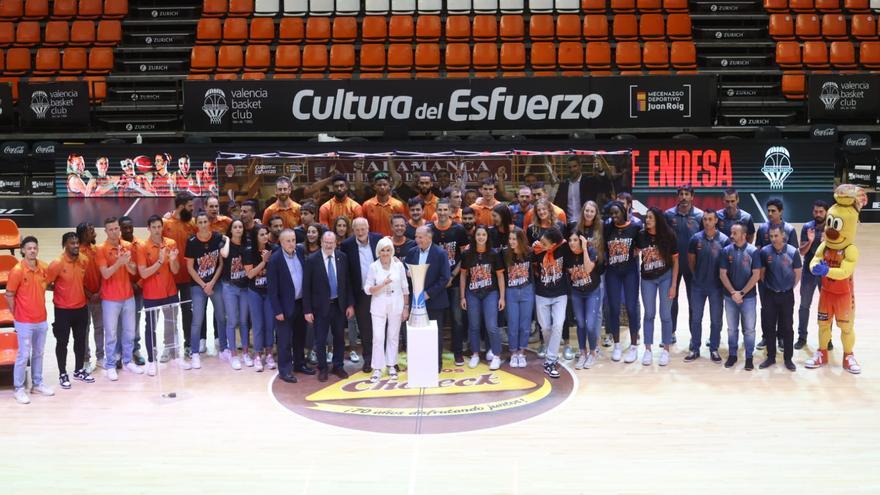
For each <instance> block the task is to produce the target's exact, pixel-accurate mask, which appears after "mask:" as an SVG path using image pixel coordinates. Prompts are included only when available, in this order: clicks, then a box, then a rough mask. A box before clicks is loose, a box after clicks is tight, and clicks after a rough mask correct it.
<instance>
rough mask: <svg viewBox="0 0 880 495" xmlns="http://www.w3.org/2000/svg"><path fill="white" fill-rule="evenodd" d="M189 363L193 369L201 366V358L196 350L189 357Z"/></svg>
mask: <svg viewBox="0 0 880 495" xmlns="http://www.w3.org/2000/svg"><path fill="white" fill-rule="evenodd" d="M190 365H191V366H192V368H193V369H194V370H198V369H201V368H202V358H200V357H199V353H198V352H195V353H193V355H192V359H190Z"/></svg>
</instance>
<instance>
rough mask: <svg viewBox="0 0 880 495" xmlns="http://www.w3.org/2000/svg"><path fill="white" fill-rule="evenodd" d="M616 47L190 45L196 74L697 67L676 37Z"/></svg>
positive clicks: (464, 72)
mask: <svg viewBox="0 0 880 495" xmlns="http://www.w3.org/2000/svg"><path fill="white" fill-rule="evenodd" d="M441 51H442V53H443V57H442V62H441ZM527 52H528V57H527ZM614 52H615V54H614V55H615V56H614V58H613V59H612V55H611V53H612V47H611V44H610V43H608V42H604V41H597V42H590V43H586V45H585V44H583V43H580V42H563V43H560V44H559V46H558V47H557V46H556V44H554V43H551V42H536V43H532V44H531V46H530V47H528V49H527V47H526V45H525V44H524V43H504V44H502V45H501V47H500V49H499V46H498V45H497V44H495V43H476V44H474V45H473V46H471V45H469V44H467V43H448V44H446V46H445V47H441V45H440V44H438V43H420V44H418V45H417V46H416V47H415V48H413V47H412V45H409V44H391V45H389V46H388V47H387V49H386V47H385V46H383V45H362V46H361V47H360V49H359V50H358V49H356V47H355V45H353V44H333V45H331V46H330V48H329V50H328V48H327V47H326V46H324V45H306V46H305V47H303V48H302V50H301V49H300V47H299V46H296V45H279V46H278V47H277V48H276V50H275V57H274V59H275V63H274V64H273V63H272V51H271V49H270V47H269V46H267V45H250V46H248V47H247V48H246V49H245V50H242V47H241V46H239V45H224V46H221V47H220V50H219V52H218V51H215V49H214V47H211V46H196V47H193V51H192V57H191V65H190V71H191V73H192V74H196V75H198V74H209V73H213V72H218V73H238V72H240V71H242V70H244V71H245V72H267V71H269V70H270V68H271V69H272V70H274V71H275V72H276V73H277V72H282V73H297V72H300V71H302V72H304V73H321V74H323V72H325V71H326V70H328V68H329V71H330V72H331V73H350V72H352V71H354V70H358V71H359V72H360V73H361V77H381V75H382V73H384V72H385V71H388V72H389V73H400V76H399V77H409V72H411V71H413V70H416V71H428V72H432V71H438V70H440V69H441V67H442V68H444V69H445V70H446V71H447V73H457V74H458V75H459V76H460V77H467V76H468V73H469V71H471V70H475V71H478V72H479V71H497V70H499V69H500V70H505V71H511V70H513V71H522V70H525V68H526V66H527V65H528V66H529V67H530V68H531V70H532V71H535V73H536V74H537V75H551V74H550V73H552V74H554V75H555V73H556V71H557V70H561V71H563V72H565V71H581V73H582V72H583V70H584V69H585V68H586V69H589V70H610V69H611V68H612V66H615V67H617V68H618V69H620V70H622V71H641V70H642V68H643V67H644V68H647V69H648V70H667V69H669V68H670V66H671V67H673V68H675V69H679V70H693V69H696V50H695V48H694V44H693V42H673V43H672V46H671V47H670V46H669V45H668V44H667V43H665V42H662V41H651V42H647V43H645V44H644V46H640V44H639V43H637V42H623V43H618V44H617V46H616V48H615V50H614ZM527 59H528V64H527V63H526V60H527ZM612 60H613V61H614V64H613V65H612ZM542 71H546V72H542ZM403 73H405V74H403ZM365 74H366V76H365ZM370 74H372V76H371V75H370ZM447 75H450V74H447ZM200 77H202V76H197V77H196V78H200ZM338 77H343V76H338ZM392 77H396V76H392ZM451 77H456V76H455V75H454V74H453V75H451Z"/></svg>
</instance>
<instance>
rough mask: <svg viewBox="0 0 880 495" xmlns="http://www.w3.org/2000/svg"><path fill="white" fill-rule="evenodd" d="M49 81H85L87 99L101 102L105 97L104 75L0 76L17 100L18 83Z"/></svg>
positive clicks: (105, 80) (14, 99)
mask: <svg viewBox="0 0 880 495" xmlns="http://www.w3.org/2000/svg"><path fill="white" fill-rule="evenodd" d="M50 81H59V82H61V81H68V82H69V81H85V82H86V84H88V86H89V100H90V101H91V102H92V103H101V102H103V101H104V99H105V98H106V97H107V79H106V78H105V77H104V76H58V77H47V76H34V77H0V84H9V85H10V87H11V88H12V99H13V101H16V102H17V101H18V94H19V91H18V84H19V83H26V82H31V83H38V82H50Z"/></svg>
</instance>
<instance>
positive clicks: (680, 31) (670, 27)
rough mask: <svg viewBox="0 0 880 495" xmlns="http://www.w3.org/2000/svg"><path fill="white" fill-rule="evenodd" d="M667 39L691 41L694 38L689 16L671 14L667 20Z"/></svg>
mask: <svg viewBox="0 0 880 495" xmlns="http://www.w3.org/2000/svg"><path fill="white" fill-rule="evenodd" d="M666 37H667V38H669V39H671V40H689V39H691V38H692V37H693V31H692V29H691V16H690V15H689V14H681V13H676V14H669V17H667V18H666Z"/></svg>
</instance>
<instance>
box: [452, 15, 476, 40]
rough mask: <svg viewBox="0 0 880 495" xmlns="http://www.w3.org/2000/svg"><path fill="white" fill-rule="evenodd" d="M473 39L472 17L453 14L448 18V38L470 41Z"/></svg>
mask: <svg viewBox="0 0 880 495" xmlns="http://www.w3.org/2000/svg"><path fill="white" fill-rule="evenodd" d="M470 39H471V19H470V18H469V17H468V16H465V15H451V16H448V17H447V18H446V40H447V41H468V40H470Z"/></svg>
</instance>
